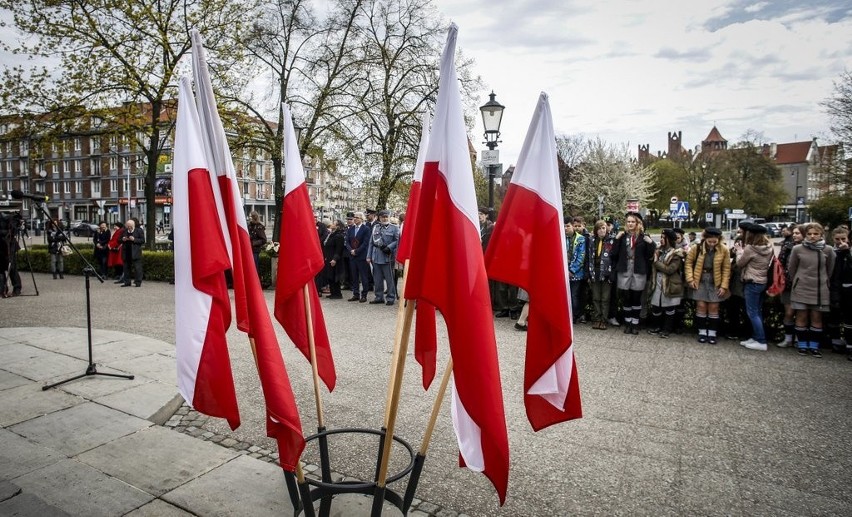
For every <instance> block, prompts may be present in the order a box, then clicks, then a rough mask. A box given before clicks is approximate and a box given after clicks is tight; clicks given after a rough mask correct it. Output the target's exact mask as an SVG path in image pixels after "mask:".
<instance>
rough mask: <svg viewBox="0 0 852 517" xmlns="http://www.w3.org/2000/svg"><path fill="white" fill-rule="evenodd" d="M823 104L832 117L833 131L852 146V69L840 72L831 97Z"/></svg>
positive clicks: (842, 140)
mask: <svg viewBox="0 0 852 517" xmlns="http://www.w3.org/2000/svg"><path fill="white" fill-rule="evenodd" d="M821 105H822V107H823V108H825V112H826V113H827V114H828V116H829V118H830V119H831V131H832V133H834V135H835V136H836V137H837V139H838V140H839V141H840V142H843V143H844V144H845V145H846V146H847V147H848V146H852V71H849V70H846V71H844V72H843V73H842V74H840V77H839V78H838V79H837V80H836V81H834V91H833V92H832V95H831V97H829V98H827V99H825V100H824V101H823V102H822V103H821Z"/></svg>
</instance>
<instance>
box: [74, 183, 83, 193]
mask: <svg viewBox="0 0 852 517" xmlns="http://www.w3.org/2000/svg"><path fill="white" fill-rule="evenodd" d="M74 192H76V193H78V194H82V193H83V182H82V181H75V182H74Z"/></svg>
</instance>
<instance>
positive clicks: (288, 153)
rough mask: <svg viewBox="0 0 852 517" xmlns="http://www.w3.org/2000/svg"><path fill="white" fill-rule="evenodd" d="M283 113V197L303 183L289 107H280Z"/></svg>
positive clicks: (302, 169)
mask: <svg viewBox="0 0 852 517" xmlns="http://www.w3.org/2000/svg"><path fill="white" fill-rule="evenodd" d="M281 109H282V110H283V112H284V179H285V181H284V197H287V194H289V193H290V192H292V191H293V190H295V189H296V188H297V187H299V186H301V185H302V183H304V182H305V169H304V167H303V166H302V159H301V156H300V154H299V142H298V141H297V140H296V130H295V128H294V127H293V116H292V114H291V113H290V107H289V106H287V105H286V104H282V105H281Z"/></svg>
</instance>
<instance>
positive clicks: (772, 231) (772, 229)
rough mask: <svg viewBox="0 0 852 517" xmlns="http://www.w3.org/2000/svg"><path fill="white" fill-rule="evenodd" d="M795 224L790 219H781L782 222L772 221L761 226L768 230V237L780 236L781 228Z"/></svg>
mask: <svg viewBox="0 0 852 517" xmlns="http://www.w3.org/2000/svg"><path fill="white" fill-rule="evenodd" d="M793 224H796V223H794V222H792V221H782V222H774V223H766V224H764V225H763V226H765V227H766V229H767V230H768V232H767V233H769V236H770V237H781V230H782V229H784V228H786V227H788V226H792V225H793Z"/></svg>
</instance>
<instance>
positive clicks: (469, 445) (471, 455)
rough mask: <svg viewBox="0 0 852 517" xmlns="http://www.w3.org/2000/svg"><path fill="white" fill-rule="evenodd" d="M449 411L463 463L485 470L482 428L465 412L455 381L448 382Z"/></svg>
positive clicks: (478, 470)
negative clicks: (449, 395) (449, 394)
mask: <svg viewBox="0 0 852 517" xmlns="http://www.w3.org/2000/svg"><path fill="white" fill-rule="evenodd" d="M450 393H451V394H452V398H451V399H450V413H451V415H452V418H453V430H455V432H456V438H457V440H458V442H459V453H460V454H461V456H462V458H464V464H465V466H467V468H469V469H470V470H473V471H474V472H482V471H483V470H485V458H484V457H483V454H482V430H481V429H480V428H479V426H478V425H476V422H474V421H473V419H472V418H471V417H470V415H469V414H468V413H467V410H466V409H465V408H464V404H462V401H461V399H460V398H459V395H458V392H456V382H455V380H453V381H452V382H451V383H450Z"/></svg>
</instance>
